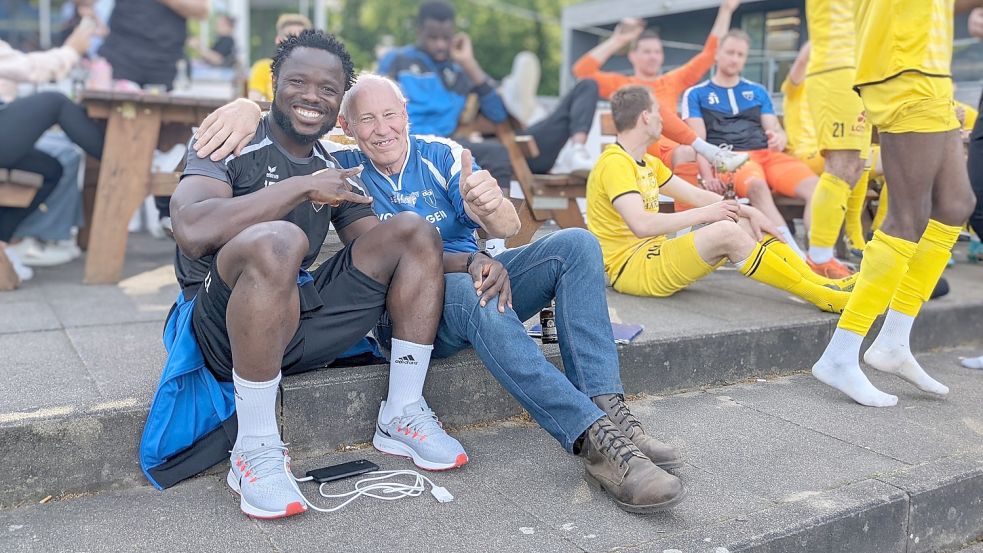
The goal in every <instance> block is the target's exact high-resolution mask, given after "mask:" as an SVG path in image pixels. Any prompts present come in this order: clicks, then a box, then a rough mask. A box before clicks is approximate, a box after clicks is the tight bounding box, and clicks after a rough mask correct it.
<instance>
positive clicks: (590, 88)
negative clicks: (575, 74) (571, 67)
mask: <svg viewBox="0 0 983 553" xmlns="http://www.w3.org/2000/svg"><path fill="white" fill-rule="evenodd" d="M571 94H573V95H574V96H583V97H585V98H591V97H593V98H594V100H595V101H596V100H598V99H599V98H600V96H601V92H600V88H599V87H598V86H597V81H595V80H594V79H581V80H579V81H577V84H576V85H574V87H573V90H572V91H571Z"/></svg>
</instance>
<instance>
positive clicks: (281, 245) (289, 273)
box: [219, 221, 310, 285]
mask: <svg viewBox="0 0 983 553" xmlns="http://www.w3.org/2000/svg"><path fill="white" fill-rule="evenodd" d="M309 246H310V245H309V243H308V240H307V235H306V234H304V231H303V230H301V229H300V227H298V226H297V225H295V224H293V223H290V222H288V221H268V222H265V223H257V224H255V225H252V226H249V227H247V228H246V229H244V230H243V231H242V232H240V233H239V234H237V235H236V236H235V238H233V239H232V240H230V241H229V242H228V244H226V245H225V247H223V248H222V253H221V255H220V256H219V270H220V271H221V272H222V273H223V274H222V277H223V279H226V277H228V276H234V275H238V274H240V273H242V272H243V271H244V270H247V269H248V270H250V271H256V272H258V273H259V274H260V275H262V276H263V278H266V279H269V280H276V279H280V278H282V279H284V280H287V281H290V282H293V280H294V279H296V278H297V270H298V269H299V268H300V265H301V263H303V261H304V256H305V255H307V250H308V248H309ZM226 273H232V274H231V275H228V274H226ZM234 280H235V278H233V279H232V281H234ZM226 281H227V282H229V284H230V285H231V284H232V281H229V280H226Z"/></svg>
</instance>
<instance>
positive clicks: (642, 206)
mask: <svg viewBox="0 0 983 553" xmlns="http://www.w3.org/2000/svg"><path fill="white" fill-rule="evenodd" d="M611 111H612V113H613V116H614V124H615V127H616V128H617V130H618V138H617V142H616V143H615V144H613V145H610V146H608V147H607V148H606V149H605V150H604V152H603V153H602V154H601V159H600V160H598V162H597V166H596V167H595V168H594V170H593V171H592V172H591V174H590V178H589V179H588V180H587V221H588V227H589V228H590V230H591V232H593V233H594V235H595V236H597V237H598V240H600V242H601V248H602V250H603V251H604V268H605V270H606V271H607V273H608V276H609V277H610V279H611V286H612V287H614V289H615V290H616V291H618V292H622V293H625V294H632V295H636V296H655V297H667V296H671V295H673V294H675V293H676V292H678V291H679V290H682V289H684V288H686V287H687V286H689V285H690V284H692V283H693V282H696V281H697V280H699V279H701V278H703V277H705V276H706V275H708V274H710V273H712V272H713V271H714V270H715V269H717V268H718V267H720V266H721V265H723V263H724V262H726V261H730V262H731V263H733V264H734V265H735V266H736V267H737V268H738V269H739V270H740V272H741V274H743V275H744V276H746V277H748V278H751V279H754V280H756V281H758V282H761V283H764V284H768V285H769V286H774V287H776V288H779V289H781V290H785V291H786V292H790V293H792V294H795V295H796V296H799V297H800V298H802V299H804V300H806V301H808V302H809V303H812V304H813V305H815V306H816V307H818V308H819V309H821V310H823V311H829V312H833V313H839V312H841V311H842V310H843V306H844V305H846V302H847V299H848V298H849V295H850V294H849V293H848V292H847V291H846V290H847V289H849V287H850V283H849V282H846V281H834V280H830V279H827V278H824V277H821V276H819V275H817V274H815V273H813V272H812V270H811V269H810V268H809V266H808V265H806V263H805V261H803V260H802V259H801V258H799V256H798V255H797V254H796V253H795V252H794V251H792V249H791V248H790V247H789V246H788V245H786V244H785V243H784V242H783V241H782V240H781V239H780V238H775V236H778V232H777V230H776V229H775V226H774V225H773V224H772V223H771V222H770V221H769V220H768V218H767V217H765V216H764V215H763V214H762V213H761V212H760V211H758V210H757V209H755V208H753V207H750V206H742V205H740V204H739V203H737V202H735V201H733V200H730V201H722V198H721V196H719V195H717V194H715V193H713V192H710V191H707V190H702V189H700V188H697V187H695V186H691V185H690V184H688V183H687V182H686V181H684V180H682V179H681V178H679V177H676V176H674V175H673V174H672V172H671V171H670V170H669V169H668V168H667V167H666V166H665V165H664V164H663V163H662V162H661V161H660V160H659V159H658V158H656V157H654V156H651V155H649V154H647V153H646V150H647V149H648V147H649V146H651V145H652V144H654V143H655V142H656V141H657V140H658V139H659V135H660V134H661V132H662V119H661V117H660V115H659V109H658V104H657V103H656V101H655V97H654V95H653V94H652V93H651V91H650V90H649V89H648V88H646V87H643V86H638V85H632V86H628V87H625V88H622V89H621V90H619V91H618V92H616V93H615V94H614V96H613V97H612V98H611ZM660 194H665V195H668V196H670V197H672V198H673V199H675V200H680V201H683V202H685V203H686V204H688V205H691V206H694V207H695V209H690V210H687V211H684V212H682V213H659V195H660ZM697 225H706V226H703V227H701V228H698V229H697V230H694V231H693V232H689V233H686V234H684V235H682V236H679V237H676V238H667V236H666V235H668V234H672V233H675V232H677V231H679V230H681V229H684V228H687V227H693V226H697ZM769 234H770V235H771V236H769Z"/></svg>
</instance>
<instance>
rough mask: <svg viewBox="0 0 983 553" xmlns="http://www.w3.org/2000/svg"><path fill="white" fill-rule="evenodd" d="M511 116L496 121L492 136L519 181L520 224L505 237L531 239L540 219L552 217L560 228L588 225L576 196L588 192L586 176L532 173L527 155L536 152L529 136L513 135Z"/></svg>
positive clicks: (512, 242) (513, 241)
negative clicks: (506, 153)
mask: <svg viewBox="0 0 983 553" xmlns="http://www.w3.org/2000/svg"><path fill="white" fill-rule="evenodd" d="M516 126H517V124H516V123H515V122H513V121H512V120H511V118H510V119H509V120H506V121H505V122H502V123H498V124H496V125H495V136H496V137H497V138H498V140H499V142H501V143H502V145H503V146H505V149H506V151H507V152H508V154H509V161H510V163H511V165H512V178H513V179H515V181H516V182H518V183H519V188H520V189H521V190H522V195H523V199H522V201H521V202H516V203H517V204H518V205H517V206H516V211H517V212H518V214H519V221H520V223H521V227H520V229H519V233H518V234H516V235H515V236H513V237H512V238H509V239H508V240H507V241H506V246H508V247H510V248H514V247H516V246H522V245H524V244H528V243H529V242H530V241H532V237H533V235H534V234H536V231H537V230H539V228H540V227H542V226H543V223H545V222H546V221H549V220H550V219H552V220H553V221H554V222H556V224H557V226H559V227H560V228H587V225H586V224H585V223H584V217H583V215H582V214H581V213H580V207H579V206H578V205H577V198H584V197H586V196H587V179H586V178H584V177H578V176H575V175H552V174H534V173H533V172H532V170H531V169H529V163H528V162H527V161H526V160H527V159H530V158H534V157H537V156H539V147H538V145H537V144H536V140H535V139H534V138H533V137H532V136H527V135H516V130H515V127H516Z"/></svg>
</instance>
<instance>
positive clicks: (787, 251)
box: [761, 236, 839, 286]
mask: <svg viewBox="0 0 983 553" xmlns="http://www.w3.org/2000/svg"><path fill="white" fill-rule="evenodd" d="M761 245H762V246H763V247H765V248H768V249H770V250H771V251H773V252H775V253H777V254H778V255H779V256H780V257H781V258H782V260H784V261H785V263H788V264H789V266H790V267H792V268H793V269H795V271H796V272H797V273H799V274H800V275H802V278H804V279H806V280H808V281H809V282H811V283H813V284H818V285H820V286H825V285H827V284H832V285H834V286H835V285H837V284H838V283H839V281H837V280H833V279H831V278H826V277H824V276H822V275H820V274H816V272H815V271H813V270H812V268H810V267H809V265H808V264H807V263H806V262H805V261H803V260H802V258H801V257H799V256H798V254H796V253H795V250H793V249H792V248H791V246H789V245H788V244H785V243H783V242H780V241H779V240H778V239H777V238H775V237H774V236H768V237H767V238H765V239H764V240H762V241H761Z"/></svg>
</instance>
